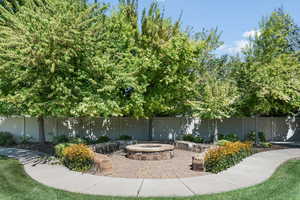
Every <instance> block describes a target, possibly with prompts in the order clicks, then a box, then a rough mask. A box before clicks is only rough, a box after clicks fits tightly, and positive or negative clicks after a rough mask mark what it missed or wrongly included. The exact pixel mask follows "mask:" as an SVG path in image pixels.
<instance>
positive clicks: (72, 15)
mask: <svg viewBox="0 0 300 200" xmlns="http://www.w3.org/2000/svg"><path fill="white" fill-rule="evenodd" d="M104 9H105V7H101V8H97V7H96V6H93V7H88V6H86V5H85V4H84V3H82V1H79V0H75V1H73V0H66V1H56V0H53V1H44V0H29V1H27V2H26V5H25V6H22V7H20V8H19V10H18V12H17V13H12V12H10V11H8V10H7V9H6V8H5V7H2V6H1V7H0V12H1V18H0V35H1V38H0V96H1V102H4V103H5V104H9V105H12V106H13V107H14V108H15V109H14V110H17V113H18V114H25V115H30V116H36V117H37V118H38V121H39V130H40V131H39V133H40V141H42V142H44V141H45V134H44V122H43V121H44V117H45V116H78V115H90V114H94V113H93V112H95V111H93V110H89V109H88V108H89V107H93V106H95V107H98V109H100V110H101V109H102V111H103V110H106V109H107V107H112V108H111V110H112V112H114V111H115V109H113V108H114V105H113V103H111V102H110V101H109V100H108V98H107V96H106V97H105V96H104V97H103V101H102V102H101V103H100V102H94V99H93V98H95V96H96V95H95V92H96V90H105V89H107V88H109V87H110V85H111V84H114V82H115V81H116V80H110V78H106V79H100V78H99V77H101V76H105V75H106V74H103V72H105V71H108V73H107V75H106V76H108V74H110V73H111V74H113V72H112V70H111V69H109V66H106V65H105V67H104V68H99V67H98V66H99V65H100V64H101V62H102V63H103V62H105V61H103V60H101V62H100V61H98V60H97V59H96V58H95V56H94V54H95V53H94V52H96V50H98V49H100V47H99V48H98V47H97V49H95V44H96V42H97V38H98V37H96V35H97V34H98V30H99V29H100V26H101V24H102V23H101V20H102V19H103V18H104V14H103V11H104ZM119 75H120V74H119ZM119 78H122V77H119ZM110 90H113V89H112V88H111V89H110ZM98 93H99V94H100V93H101V91H99V92H98ZM106 95H107V93H106ZM102 104H105V105H106V106H102Z"/></svg>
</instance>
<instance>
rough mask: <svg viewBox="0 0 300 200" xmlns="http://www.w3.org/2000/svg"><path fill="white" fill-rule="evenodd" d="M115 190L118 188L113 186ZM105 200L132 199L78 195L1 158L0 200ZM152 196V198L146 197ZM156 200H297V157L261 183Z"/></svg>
mask: <svg viewBox="0 0 300 200" xmlns="http://www.w3.org/2000/svg"><path fill="white" fill-rule="evenodd" d="M116 189H117V188H116ZM19 199H20V200H27V199H28V200H67V199H68V200H104V199H112V200H113V199H134V198H119V197H115V198H113V197H103V196H91V195H81V194H76V193H70V192H64V191H60V190H56V189H52V188H49V187H46V186H44V185H41V184H39V183H37V182H36V181H34V180H32V179H31V178H30V177H28V176H27V175H26V174H25V172H24V170H23V167H22V165H21V164H19V162H18V161H16V160H13V159H8V158H5V157H0V200H19ZM147 199H152V198H147ZM157 199H195V200H196V199H199V200H203V199H205V200H246V199H247V200H271V199H272V200H299V199H300V160H292V161H289V162H288V163H286V164H284V165H283V166H282V167H280V169H279V170H278V171H277V172H276V173H275V174H274V175H273V177H272V178H271V179H269V180H268V181H266V182H265V183H263V184H260V185H257V186H254V187H250V188H246V189H241V190H237V191H233V192H227V193H222V194H217V195H206V196H195V197H190V198H157Z"/></svg>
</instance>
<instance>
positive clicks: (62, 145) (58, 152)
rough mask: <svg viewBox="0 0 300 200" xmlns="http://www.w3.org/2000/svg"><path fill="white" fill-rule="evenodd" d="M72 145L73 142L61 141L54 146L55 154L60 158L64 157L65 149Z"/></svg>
mask: <svg viewBox="0 0 300 200" xmlns="http://www.w3.org/2000/svg"><path fill="white" fill-rule="evenodd" d="M71 145H73V144H70V143H60V144H57V145H55V147H54V152H55V156H56V157H58V158H59V159H63V152H64V149H65V148H67V147H69V146H71Z"/></svg>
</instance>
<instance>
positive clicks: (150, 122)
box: [148, 117, 153, 141]
mask: <svg viewBox="0 0 300 200" xmlns="http://www.w3.org/2000/svg"><path fill="white" fill-rule="evenodd" d="M148 122H149V127H148V138H149V141H152V139H153V136H152V134H153V129H152V124H153V118H152V117H151V118H149V120H148Z"/></svg>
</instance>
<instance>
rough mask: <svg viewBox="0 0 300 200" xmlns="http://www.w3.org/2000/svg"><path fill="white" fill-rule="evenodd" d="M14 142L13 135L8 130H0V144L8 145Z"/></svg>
mask: <svg viewBox="0 0 300 200" xmlns="http://www.w3.org/2000/svg"><path fill="white" fill-rule="evenodd" d="M14 144H16V141H15V138H14V136H13V135H12V134H11V133H9V132H0V146H10V145H14Z"/></svg>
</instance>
